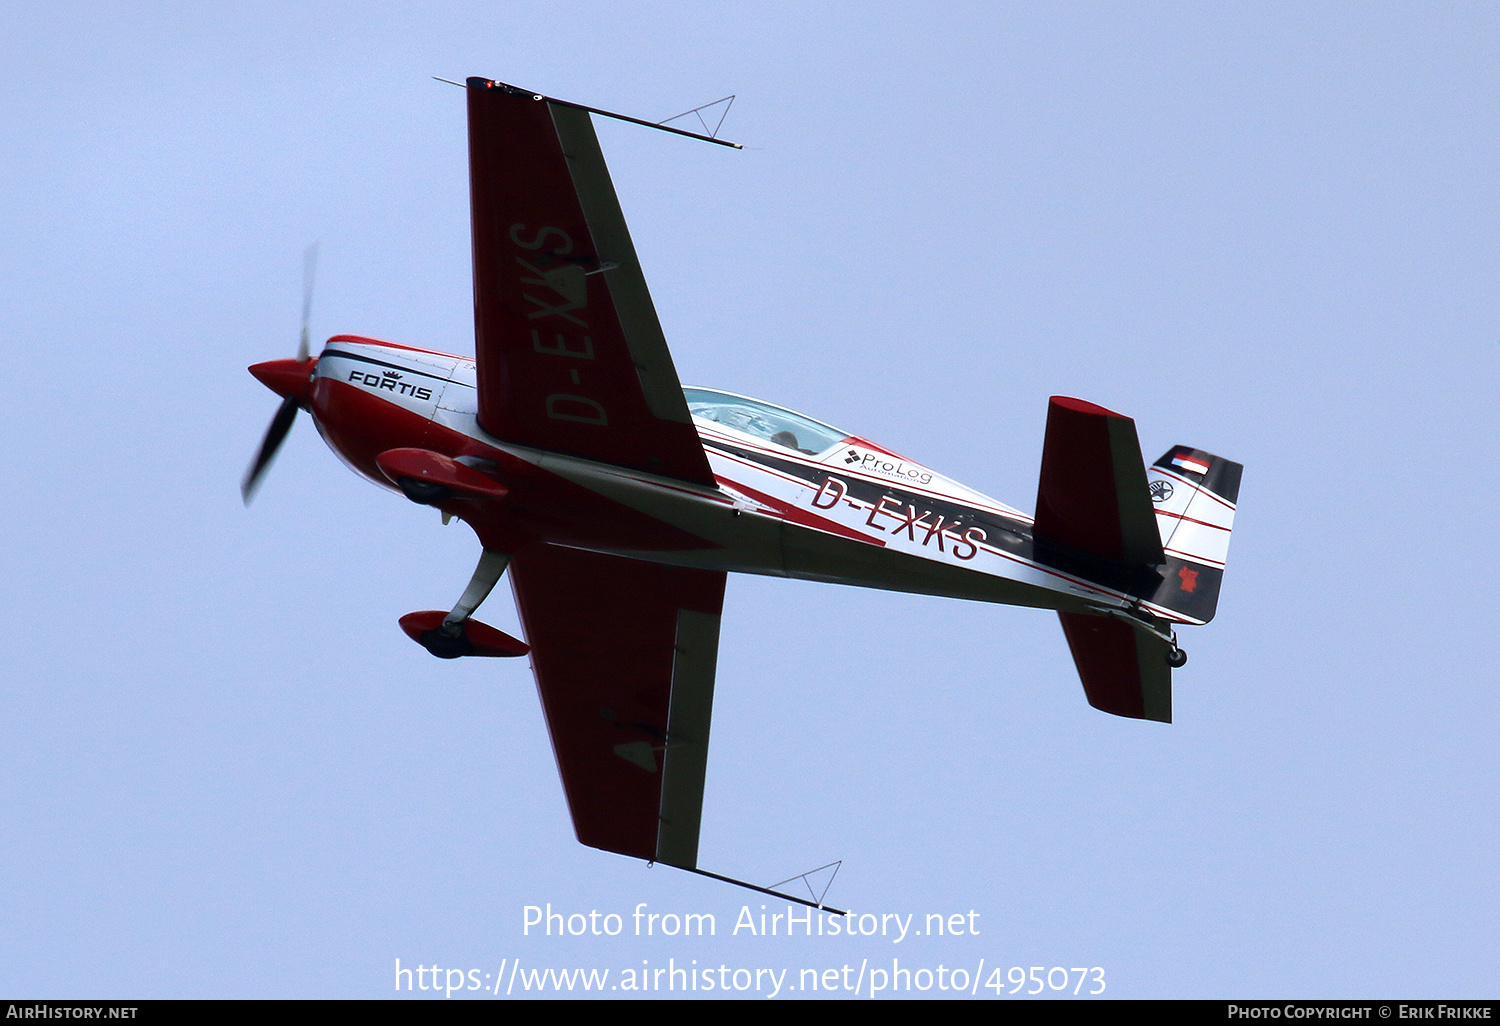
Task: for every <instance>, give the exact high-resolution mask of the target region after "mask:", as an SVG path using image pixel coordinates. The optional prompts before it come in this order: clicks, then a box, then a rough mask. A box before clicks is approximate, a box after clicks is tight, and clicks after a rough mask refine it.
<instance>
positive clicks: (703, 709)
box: [510, 545, 725, 869]
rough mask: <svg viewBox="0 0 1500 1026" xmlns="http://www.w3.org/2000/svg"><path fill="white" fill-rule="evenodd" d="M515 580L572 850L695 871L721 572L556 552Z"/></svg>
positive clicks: (520, 557)
mask: <svg viewBox="0 0 1500 1026" xmlns="http://www.w3.org/2000/svg"><path fill="white" fill-rule="evenodd" d="M510 573H511V575H512V577H511V580H512V585H513V587H514V589H515V595H516V605H517V607H518V608H519V610H520V614H521V622H522V624H523V626H524V628H525V631H526V640H527V642H528V643H529V644H530V646H531V661H532V669H533V671H534V672H535V674H536V682H537V690H538V692H539V694H540V695H541V701H542V709H543V712H544V713H545V715H546V719H547V729H548V731H549V732H550V733H551V735H552V746H553V751H554V752H555V754H556V756H557V766H558V772H559V773H560V774H561V776H562V783H563V789H564V791H565V792H566V793H567V798H568V808H569V810H570V812H571V813H572V817H573V826H574V829H575V830H576V831H577V834H578V839H579V840H580V841H581V842H583V843H584V844H587V845H590V846H592V847H595V848H602V849H604V850H606V851H613V852H619V853H620V854H622V855H632V856H634V857H636V858H641V859H647V860H649V861H654V862H664V863H667V864H668V865H673V866H680V867H682V868H685V869H692V868H695V867H696V866H697V858H698V830H699V824H700V821H701V816H702V810H703V786H704V774H705V770H706V767H707V761H708V736H709V725H710V720H711V717H712V709H713V688H714V670H715V665H716V662H717V659H718V645H719V615H720V612H721V610H722V607H723V601H724V579H725V574H724V573H723V572H722V571H709V570H693V569H686V568H682V567H671V566H662V565H659V564H654V563H644V562H640V561H638V560H633V559H624V558H621V557H618V556H608V555H602V554H598V553H593V552H584V551H581V550H578V549H568V548H562V547H560V546H553V545H543V546H539V547H537V548H536V549H532V550H527V551H525V552H522V553H519V554H517V555H516V556H515V558H514V559H513V561H512V562H511V567H510Z"/></svg>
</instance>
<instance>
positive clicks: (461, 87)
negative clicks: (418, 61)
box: [432, 75, 468, 89]
mask: <svg viewBox="0 0 1500 1026" xmlns="http://www.w3.org/2000/svg"><path fill="white" fill-rule="evenodd" d="M432 80H433V81H434V82H447V83H448V84H449V85H456V86H458V87H459V88H460V89H467V88H468V86H466V85H464V84H463V83H462V82H455V81H453V79H451V78H439V77H438V76H437V75H433V76H432Z"/></svg>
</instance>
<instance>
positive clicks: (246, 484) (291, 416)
mask: <svg viewBox="0 0 1500 1026" xmlns="http://www.w3.org/2000/svg"><path fill="white" fill-rule="evenodd" d="M296 419H297V400H296V399H283V400H282V402H281V406H280V407H278V408H277V410H276V416H274V417H272V418H271V426H270V427H268V428H266V437H265V438H264V439H262V441H261V443H260V451H259V452H257V453H256V454H255V460H254V462H252V463H251V464H250V469H249V470H247V471H245V479H244V480H243V481H241V482H240V498H242V499H244V500H245V505H246V506H248V505H250V500H251V499H253V498H255V492H256V490H257V489H258V488H260V482H261V479H262V478H263V477H265V474H266V468H267V467H269V466H270V465H271V461H272V460H274V459H275V458H276V453H277V451H278V450H280V448H281V443H282V442H284V441H286V435H287V432H288V431H290V430H291V429H292V421H294V420H296Z"/></svg>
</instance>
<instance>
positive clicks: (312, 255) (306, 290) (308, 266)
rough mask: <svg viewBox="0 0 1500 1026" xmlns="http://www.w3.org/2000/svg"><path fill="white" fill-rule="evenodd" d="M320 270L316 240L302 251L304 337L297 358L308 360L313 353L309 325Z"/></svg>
mask: <svg viewBox="0 0 1500 1026" xmlns="http://www.w3.org/2000/svg"><path fill="white" fill-rule="evenodd" d="M317 271H318V244H317V243H316V242H314V243H313V244H312V245H311V246H308V247H307V249H306V250H305V251H303V253H302V338H301V340H300V341H299V342H298V343H297V360H298V361H299V362H301V361H303V360H306V359H307V358H308V357H309V356H310V355H312V345H311V341H312V340H311V338H310V337H309V334H310V333H309V332H308V325H309V324H310V323H311V322H312V294H313V279H314V278H315V277H316V276H317Z"/></svg>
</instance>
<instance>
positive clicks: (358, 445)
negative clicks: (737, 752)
mask: <svg viewBox="0 0 1500 1026" xmlns="http://www.w3.org/2000/svg"><path fill="white" fill-rule="evenodd" d="M466 88H467V93H468V117H469V160H470V187H471V203H472V219H473V247H474V322H475V357H474V359H472V360H471V359H469V358H467V357H463V356H450V355H447V354H445V353H438V352H433V351H431V350H426V349H418V348H414V347H412V346H406V345H398V344H396V343H394V342H382V341H377V340H375V339H370V338H361V337H357V336H353V335H336V336H334V337H333V338H331V339H329V340H328V343H327V345H326V346H325V347H324V349H323V351H322V353H321V354H319V355H318V356H317V357H316V358H313V357H312V356H311V354H310V353H309V352H308V350H307V342H306V331H305V329H304V335H303V348H302V352H301V353H300V354H299V356H298V358H297V359H288V360H273V361H271V362H269V363H261V364H257V365H255V366H254V367H251V368H250V371H251V373H252V374H254V375H255V376H256V377H257V378H258V379H260V381H262V382H263V383H265V385H266V386H267V387H269V388H270V389H271V390H272V391H274V392H276V393H277V394H278V395H280V396H282V397H283V403H282V406H281V409H280V411H278V413H277V415H276V418H275V419H274V420H273V421H272V424H271V427H270V429H269V431H268V432H267V435H266V439H265V442H264V444H263V445H262V448H261V451H260V453H259V455H258V456H257V457H256V460H255V462H254V463H253V465H252V467H251V469H250V470H249V472H248V473H247V475H246V478H245V482H244V495H245V499H246V502H248V501H249V498H250V496H251V494H253V492H254V489H255V488H256V486H257V485H258V484H259V481H260V478H261V475H262V474H263V473H264V471H265V470H266V467H267V466H268V464H269V462H270V460H271V458H272V457H273V456H274V455H275V452H276V450H277V448H278V447H279V446H280V444H281V442H282V440H283V439H284V438H285V436H286V433H287V430H288V429H289V428H290V426H291V422H292V420H293V419H294V418H295V416H296V413H297V411H298V410H299V409H301V410H306V411H308V412H309V413H310V414H311V415H312V417H313V420H314V422H315V423H316V424H317V426H318V430H319V431H320V432H321V433H322V435H323V438H324V440H325V441H327V443H328V444H329V446H331V447H332V448H333V450H334V452H336V453H337V454H338V455H339V457H340V458H341V459H343V460H344V462H345V463H347V464H348V465H349V466H350V467H351V468H352V469H353V470H354V471H355V472H356V473H358V474H360V475H362V476H364V477H366V478H368V479H370V480H371V481H374V482H375V483H376V484H379V485H382V486H384V487H386V488H390V489H392V490H399V491H401V492H403V493H405V495H406V496H407V498H409V499H411V500H412V501H414V502H418V503H423V504H426V505H430V506H435V507H437V508H438V509H440V510H441V511H442V513H443V518H444V521H445V522H446V521H447V519H448V518H449V517H458V518H460V519H462V520H464V521H465V522H467V523H468V524H469V525H470V526H471V527H472V528H473V529H474V531H475V533H476V534H477V535H478V537H479V541H480V543H481V544H482V545H483V554H482V555H481V556H480V559H479V565H478V568H477V569H476V570H475V571H474V574H473V578H472V580H471V581H470V582H469V585H468V587H467V588H466V589H465V590H464V592H463V595H462V597H461V598H460V599H459V600H458V603H457V604H456V605H455V606H454V607H453V609H452V610H450V611H447V612H443V611H427V612H418V613H411V614H409V615H407V616H405V617H403V618H402V619H401V627H402V628H403V629H404V630H405V631H406V633H407V634H408V635H410V636H411V637H412V638H413V639H414V640H415V641H417V642H418V643H419V644H421V645H423V646H424V647H425V648H426V649H427V650H428V651H429V652H431V653H432V654H433V655H436V656H439V657H442V658H455V657H459V656H519V655H526V654H528V653H529V654H530V656H531V665H532V669H533V671H534V673H535V675H536V683H537V690H538V692H539V694H540V696H541V702H542V708H543V710H544V712H545V715H546V720H547V726H548V729H549V731H550V732H551V735H552V744H553V747H554V749H555V750H556V753H557V763H558V767H559V769H560V771H561V774H562V782H563V787H564V789H565V791H566V793H567V798H568V804H569V808H570V810H571V813H572V817H573V824H574V827H575V829H576V831H577V834H578V839H579V840H580V841H582V842H583V843H584V844H587V845H592V846H594V847H596V848H602V849H604V850H606V851H612V852H619V853H621V854H625V855H631V856H635V857H636V858H640V859H645V860H648V861H652V862H663V863H666V864H668V865H672V866H677V867H681V868H684V869H689V870H693V871H695V872H703V871H702V870H700V869H699V868H698V866H697V859H698V834H699V823H700V815H701V810H702V804H703V787H704V773H705V769H706V766H707V760H708V740H709V723H710V718H711V713H712V707H713V689H714V671H715V663H716V660H717V653H718V638H719V616H720V611H721V607H722V604H723V598H724V581H725V577H726V575H727V574H728V573H729V572H731V571H737V572H740V573H752V574H766V575H771V576H778V577H794V578H800V579H803V580H811V581H828V582H836V583H839V584H852V585H859V586H863V587H870V588H885V589H889V590H894V591H904V592H915V593H919V594H924V595H941V596H946V597H949V598H963V599H975V600H978V601H982V602H998V603H1005V604H1010V605H1021V606H1035V607H1041V608H1045V609H1053V610H1056V611H1057V613H1058V616H1059V618H1060V619H1061V621H1062V627H1063V632H1064V634H1065V635H1066V637H1067V641H1068V645H1069V647H1070V648H1071V649H1072V653H1073V659H1074V662H1075V663H1076V665H1077V668H1078V673H1079V676H1080V677H1081V678H1082V680H1083V688H1084V693H1085V694H1086V696H1087V697H1088V700H1089V702H1090V704H1092V705H1093V706H1094V707H1096V708H1098V709H1102V710H1104V711H1105V712H1110V713H1114V714H1116V715H1119V716H1128V717H1136V718H1140V719H1149V720H1160V721H1163V722H1170V720H1171V712H1172V693H1171V678H1172V668H1173V667H1178V666H1181V665H1182V664H1183V663H1184V662H1185V661H1186V658H1187V657H1186V655H1185V654H1184V653H1183V652H1182V650H1181V649H1180V648H1178V647H1177V644H1176V634H1175V631H1174V627H1175V625H1178V624H1202V623H1207V622H1208V621H1209V620H1210V619H1212V617H1213V615H1214V608H1215V606H1216V604H1217V601H1218V594H1219V584H1220V580H1221V578H1222V576H1223V570H1224V560H1225V556H1226V554H1227V550H1228V544H1229V534H1230V529H1231V527H1232V526H1233V520H1234V510H1235V502H1236V499H1237V497H1238V492H1239V482H1240V472H1241V467H1240V465H1239V464H1237V463H1232V462H1230V461H1228V460H1224V459H1220V458H1219V457H1217V456H1213V455H1211V454H1209V453H1206V452H1202V451H1200V450H1197V449H1194V448H1191V447H1188V446H1177V447H1175V448H1173V449H1171V450H1170V451H1169V452H1167V454H1166V455H1164V456H1163V457H1162V458H1161V459H1159V460H1157V461H1156V463H1155V464H1154V465H1152V466H1151V467H1149V468H1148V467H1146V466H1145V465H1144V461H1143V460H1142V458H1141V452H1140V446H1139V443H1138V441H1137V439H1136V431H1135V424H1134V422H1133V421H1132V420H1130V419H1129V418H1126V417H1123V416H1121V415H1119V414H1117V413H1112V412H1110V411H1109V410H1106V409H1104V408H1102V407H1100V406H1095V405H1093V404H1092V403H1088V402H1084V401H1082V400H1079V399H1068V398H1062V397H1053V398H1052V400H1051V406H1050V409H1049V411H1048V416H1047V433H1046V441H1045V444H1044V447H1043V451H1042V467H1041V480H1040V486H1039V488H1038V494H1037V511H1036V516H1035V517H1030V516H1027V515H1026V514H1024V513H1022V512H1020V511H1019V510H1016V509H1012V508H1011V507H1009V506H1006V505H1004V504H1002V503H999V502H996V501H995V500H993V499H990V498H988V497H987V496H985V495H982V494H980V493H979V492H976V491H973V490H972V489H969V488H966V487H964V486H963V485H961V484H959V483H957V482H956V481H952V480H950V479H948V478H946V477H944V476H943V475H941V474H939V473H937V472H936V471H934V470H930V469H929V468H927V467H925V466H923V465H922V464H920V463H916V462H914V461H912V460H909V459H906V458H905V457H902V456H898V455H896V454H895V453H893V452H891V451H889V450H888V449H884V448H882V447H880V446H879V445H876V444H875V443H874V442H871V441H868V440H866V439H864V438H859V437H855V436H853V435H850V434H849V433H848V432H846V431H841V430H839V429H838V428H834V427H831V426H829V425H828V424H824V423H822V422H820V421H816V420H813V419H811V418H809V417H805V416H802V415H801V414H797V413H793V412H792V411H790V410H786V409H783V408H781V407H779V406H773V405H771V404H770V403H766V402H762V401H760V400H757V399H751V398H748V397H746V396H740V395H734V394H731V393H728V392H721V391H716V390H712V389H707V388H683V387H682V385H681V384H680V383H679V381H678V378H677V372H676V370H675V369H674V368H673V366H672V357H671V355H670V354H669V353H668V351H667V345H666V341H665V340H664V339H663V337H662V331H661V326H660V324H659V323H658V321H657V317H656V311H655V309H654V308H653V306H652V303H651V297H650V294H649V293H648V292H647V289H646V282H645V279H644V277H643V276H642V273H641V268H640V265H639V263H638V262H637V259H636V254H635V249H634V247H633V246H632V244H631V241H630V235H629V233H628V232H627V231H626V227H625V221H624V218H623V216H622V215H621V212H620V206H619V202H618V200H617V199H616V197H615V191H614V187H613V185H612V184H611V183H610V179H609V173H608V171H607V170H606V168H605V164H604V158H603V156H602V155H601V153H600V150H599V143H598V140H597V139H596V137H595V134H594V129H593V124H592V121H591V119H590V110H591V109H590V108H585V107H580V106H578V105H575V104H570V103H566V102H563V101H559V100H555V99H552V98H549V97H544V96H539V95H537V94H534V93H532V92H530V91H526V90H520V89H516V88H514V87H512V86H508V85H505V84H503V83H499V82H492V81H489V80H486V79H481V78H471V79H469V80H468V83H467V86H466ZM594 113H606V112H603V111H594ZM304 319H305V318H304ZM507 569H509V571H510V578H511V586H512V588H513V589H514V592H515V599H516V605H517V607H518V609H519V612H520V619H521V623H522V625H523V628H524V631H525V634H526V641H525V642H524V643H523V642H522V641H519V640H517V639H515V638H512V637H509V636H508V635H506V634H504V633H502V632H500V631H498V630H496V629H494V628H493V627H490V626H488V625H486V624H484V623H481V622H480V621H478V620H476V619H474V617H473V613H474V611H475V610H476V609H477V608H478V607H479V605H480V603H482V602H483V601H484V600H485V598H486V596H487V595H489V593H490V590H491V589H492V588H493V587H494V585H495V583H496V582H497V581H498V580H499V579H500V577H501V576H502V575H503V574H504V573H505V571H506V570H507ZM708 875H714V874H708ZM736 882H738V881H736ZM796 900H800V899H796Z"/></svg>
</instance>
